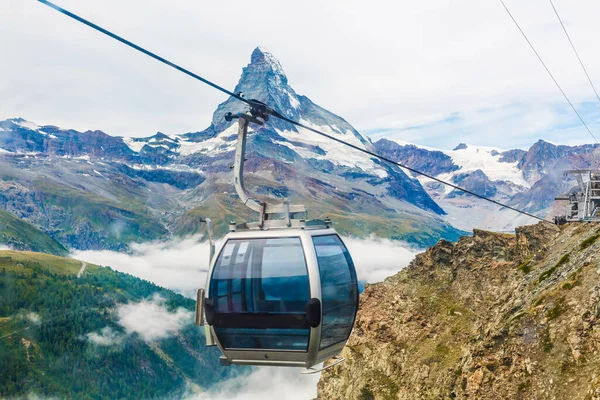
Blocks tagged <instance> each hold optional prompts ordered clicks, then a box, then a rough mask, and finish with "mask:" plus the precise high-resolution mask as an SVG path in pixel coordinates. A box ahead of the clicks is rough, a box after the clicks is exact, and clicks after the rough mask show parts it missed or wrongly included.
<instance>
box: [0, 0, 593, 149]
mask: <svg viewBox="0 0 600 400" xmlns="http://www.w3.org/2000/svg"><path fill="white" fill-rule="evenodd" d="M56 2H57V4H59V5H61V6H63V7H66V8H68V9H70V10H71V11H73V12H75V13H78V14H80V15H81V16H83V17H85V18H88V19H90V20H92V21H93V22H96V23H98V24H100V25H102V26H104V27H105V28H107V29H110V30H113V31H114V32H116V33H118V34H120V35H122V36H124V37H126V38H128V39H130V40H132V41H134V42H136V43H138V44H140V45H141V46H144V47H147V48H149V49H151V50H153V51H155V52H157V53H159V54H161V55H163V56H164V57H166V58H168V59H171V60H173V61H174V62H176V63H179V64H181V65H183V66H185V67H187V68H189V69H191V70H193V71H195V72H197V73H199V74H200V75H203V76H205V77H207V78H209V79H211V80H214V81H216V82H217V83H219V84H221V85H223V86H225V87H227V88H230V89H233V88H234V86H235V84H236V83H237V81H238V79H239V76H240V73H241V69H242V67H244V66H245V65H246V64H247V63H248V62H249V59H250V54H251V52H252V50H253V49H254V48H255V47H256V46H258V45H260V46H264V47H265V48H267V50H269V51H271V52H272V53H273V54H274V55H275V56H276V57H277V58H278V59H279V60H280V62H281V64H282V66H283V68H284V70H285V71H286V73H287V76H288V78H289V82H290V84H291V85H292V86H293V87H294V88H295V90H296V92H298V93H300V94H304V95H307V96H308V97H310V98H311V99H312V100H313V101H315V102H316V103H317V104H319V105H321V106H323V107H325V108H327V109H329V110H330V111H332V112H335V113H336V114H338V115H340V116H342V117H344V118H346V119H347V120H348V121H349V122H350V123H351V124H353V125H354V126H355V127H356V128H357V129H358V130H359V131H361V132H362V133H363V134H367V135H370V136H371V137H373V138H374V139H377V138H379V137H391V138H397V139H402V140H408V141H412V142H415V143H419V144H423V145H429V146H433V147H438V148H446V149H447V148H452V147H454V146H455V145H456V144H457V143H459V142H467V143H472V144H479V145H494V146H497V147H504V148H509V147H528V146H529V145H530V144H532V143H533V142H535V141H536V140H537V139H539V138H544V139H546V140H549V141H554V142H559V143H567V144H574V143H583V142H588V143H589V142H592V141H593V139H592V138H591V137H590V136H589V134H588V133H587V132H586V131H585V130H584V129H583V128H582V127H581V126H580V124H579V123H578V120H577V117H576V116H575V115H574V114H573V112H572V110H571V109H570V108H568V105H567V104H566V102H565V100H564V98H562V96H561V94H560V92H558V90H557V88H556V87H555V86H554V84H553V83H552V81H551V80H550V78H549V77H548V75H547V74H546V72H545V71H544V69H543V67H542V66H541V65H540V64H539V61H538V60H537V59H536V58H535V56H534V55H533V53H532V52H531V50H530V49H529V48H528V46H527V44H526V42H525V41H524V39H523V38H522V37H521V35H520V33H519V32H518V30H517V29H516V27H515V26H514V24H513V22H512V21H511V20H510V18H509V16H508V14H506V12H505V10H504V9H503V8H502V5H501V4H500V2H499V1H497V0H486V1H481V0H430V1H427V2H418V1H405V0H401V1H387V2H384V1H378V0H372V1H364V0H361V1H329V2H326V3H325V2H322V1H315V0H307V1H303V2H281V1H275V0H273V1H259V2H254V3H249V2H247V1H228V2H218V1H212V2H208V1H192V0H171V1H166V0H162V1H160V0H143V1H142V0H126V1H123V0H103V1H89V0H56ZM506 4H507V5H508V7H509V8H510V9H511V10H512V11H513V13H514V15H515V18H516V19H517V20H518V21H519V22H520V23H521V25H522V27H523V29H524V30H525V32H526V33H527V34H528V35H529V37H530V39H531V41H532V42H533V43H534V45H535V46H536V47H537V49H538V51H539V53H540V54H541V56H542V57H543V58H544V60H545V61H546V62H547V64H548V66H549V67H550V69H551V70H552V71H553V72H554V73H555V76H556V77H557V79H558V81H559V82H560V83H561V84H562V86H563V87H564V89H565V91H566V92H567V93H568V95H569V96H570V97H571V99H572V100H573V102H574V103H575V105H576V106H577V107H578V109H580V110H581V113H582V115H583V117H584V119H586V122H588V124H589V125H590V127H591V129H592V131H593V132H595V133H596V136H597V137H599V138H600V105H599V104H600V103H598V101H597V100H596V99H595V96H594V94H593V92H592V89H591V88H590V86H589V84H588V82H587V80H586V78H585V75H584V74H583V72H582V71H581V68H580V66H579V64H578V62H577V59H576V58H575V56H574V54H573V53H572V50H571V48H570V47H569V44H568V42H567V40H566V38H565V36H564V34H563V32H562V30H561V28H560V25H559V23H558V21H557V19H556V16H555V15H554V13H553V11H552V8H551V5H550V3H549V1H548V0H506ZM0 5H1V6H0V51H1V53H0V54H2V58H1V61H0V76H1V77H2V78H1V79H0V99H1V100H0V118H1V119H5V118H11V117H17V116H20V117H23V118H25V119H28V120H31V121H34V122H37V123H38V124H54V125H58V126H60V127H63V128H75V129H78V130H86V129H101V130H103V131H105V132H107V133H109V134H113V135H124V136H147V135H151V134H154V133H155V132H156V131H162V132H167V133H184V132H188V131H198V130H201V129H204V128H206V127H207V126H208V125H209V123H210V118H211V115H212V112H213V111H214V109H215V108H216V106H217V105H218V104H219V103H220V102H222V101H224V100H225V99H226V98H225V96H224V95H222V94H220V93H219V92H217V91H215V90H214V89H212V88H210V87H208V86H206V85H204V84H202V83H200V82H196V81H194V80H192V79H191V78H189V77H187V76H185V75H183V74H181V73H179V72H177V71H175V70H173V69H170V68H168V67H166V66H164V65H162V64H160V63H158V62H156V61H154V60H152V59H150V58H148V57H147V56H144V55H142V54H139V53H136V52H135V51H133V50H131V49H129V48H127V47H125V46H124V45H122V44H120V43H118V42H115V41H113V40H110V39H108V38H107V37H104V36H103V35H101V34H99V33H97V32H95V31H92V30H91V29H90V28H88V27H85V26H83V25H81V24H79V23H77V22H75V21H73V20H70V19H68V18H67V17H65V16H63V15H61V14H59V13H58V12H56V11H54V10H52V9H50V8H48V7H46V6H44V5H42V4H40V3H38V2H37V1H35V0H0ZM555 5H556V7H557V9H558V10H559V12H560V13H561V15H562V17H563V20H564V21H565V23H566V26H567V29H568V30H569V33H570V34H571V37H572V39H573V41H574V42H575V45H576V46H577V48H578V50H579V52H580V55H581V57H582V59H583V61H584V62H585V64H586V67H587V68H588V72H589V73H590V75H591V77H592V79H594V80H595V83H596V85H597V86H598V87H599V88H600V52H598V51H597V50H598V49H597V41H595V39H597V38H598V36H599V34H600V32H599V30H600V28H599V27H598V24H597V18H598V16H599V15H600V2H598V1H594V0H555Z"/></svg>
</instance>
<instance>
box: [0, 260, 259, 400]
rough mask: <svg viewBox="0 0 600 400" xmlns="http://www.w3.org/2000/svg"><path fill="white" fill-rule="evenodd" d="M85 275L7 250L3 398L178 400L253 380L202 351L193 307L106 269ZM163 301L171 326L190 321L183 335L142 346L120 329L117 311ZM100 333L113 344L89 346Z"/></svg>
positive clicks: (1, 332)
mask: <svg viewBox="0 0 600 400" xmlns="http://www.w3.org/2000/svg"><path fill="white" fill-rule="evenodd" d="M81 267H82V263H81V262H79V261H76V260H73V259H66V258H61V257H56V256H51V255H47V254H40V253H29V252H17V251H0V398H3V397H8V398H11V397H27V396H29V395H32V394H33V395H37V396H42V397H58V398H77V399H117V398H119V399H121V398H132V399H145V398H179V397H181V396H182V394H183V393H184V392H185V391H186V390H187V391H190V390H191V391H196V392H198V391H203V390H204V389H207V388H209V387H210V386H211V385H212V384H215V383H217V382H219V381H221V380H223V379H225V378H228V377H231V376H233V375H237V374H241V373H243V372H244V371H247V370H246V369H241V368H225V367H220V366H219V365H218V357H219V352H218V349H216V348H214V347H213V348H206V347H204V334H203V330H202V329H200V328H198V327H196V326H195V325H194V324H193V313H192V312H191V311H193V309H194V305H195V304H194V301H193V300H190V299H188V298H185V297H183V296H181V295H178V294H175V293H174V292H171V291H169V290H166V289H163V288H160V287H158V286H156V285H154V284H152V283H150V282H147V281H144V280H140V279H137V278H135V277H133V276H130V275H127V274H123V273H119V272H116V271H113V270H111V269H110V268H106V267H99V266H95V265H87V266H86V268H85V270H84V272H83V273H82V274H81V276H80V277H79V278H77V274H78V273H79V272H80V269H81ZM157 295H158V296H160V297H161V298H162V299H164V300H161V303H160V305H159V306H156V307H155V308H161V309H164V312H165V313H169V314H166V315H168V316H169V318H170V317H171V316H172V315H175V314H176V313H179V314H181V313H183V315H184V317H185V318H184V322H183V324H184V325H182V326H180V327H179V329H178V330H177V331H176V332H173V333H172V334H171V335H169V336H168V337H164V338H160V339H156V340H148V339H147V338H146V340H144V339H145V338H144V337H143V336H144V335H145V334H146V332H139V333H137V332H133V333H131V332H128V331H127V330H126V329H125V328H124V325H123V324H120V323H119V322H120V320H119V318H120V317H119V309H120V307H124V306H127V307H129V306H137V305H139V304H154V303H152V301H153V300H152V299H153V298H154V299H156V296H157ZM140 302H145V303H140ZM138 303H139V304H138ZM182 308H183V309H185V310H189V311H184V310H182ZM188 316H189V322H187V320H188ZM169 318H167V319H169ZM165 323H168V321H165V320H161V321H156V325H157V326H161V325H163V324H165ZM103 332H109V333H110V335H106V338H107V339H111V340H112V339H115V340H114V343H113V344H110V345H100V344H98V343H97V342H94V341H92V340H90V334H92V333H93V334H95V335H97V337H98V335H102V334H103ZM117 338H118V340H116V339H117Z"/></svg>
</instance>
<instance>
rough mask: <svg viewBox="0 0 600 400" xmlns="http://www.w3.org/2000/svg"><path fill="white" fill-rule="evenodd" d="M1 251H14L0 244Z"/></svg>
mask: <svg viewBox="0 0 600 400" xmlns="http://www.w3.org/2000/svg"><path fill="white" fill-rule="evenodd" d="M1 250H12V249H11V248H10V247H8V246H7V245H5V244H0V251H1Z"/></svg>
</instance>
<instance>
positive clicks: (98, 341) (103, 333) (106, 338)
mask: <svg viewBox="0 0 600 400" xmlns="http://www.w3.org/2000/svg"><path fill="white" fill-rule="evenodd" d="M85 336H86V338H87V340H89V341H90V342H92V343H94V344H95V345H98V346H113V345H116V344H119V343H121V342H122V341H123V339H124V337H125V336H124V335H123V334H121V333H119V332H115V331H113V330H112V328H111V327H110V326H105V327H104V328H102V329H101V330H100V333H97V332H90V333H88V334H87V335H85Z"/></svg>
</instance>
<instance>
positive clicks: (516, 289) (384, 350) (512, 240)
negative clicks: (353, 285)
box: [319, 223, 600, 400]
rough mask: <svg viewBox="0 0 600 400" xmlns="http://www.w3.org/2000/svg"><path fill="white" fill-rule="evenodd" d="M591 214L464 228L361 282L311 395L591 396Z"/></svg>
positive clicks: (598, 357)
mask: <svg viewBox="0 0 600 400" xmlns="http://www.w3.org/2000/svg"><path fill="white" fill-rule="evenodd" d="M599 238H600V224H571V225H566V226H563V227H562V229H560V230H559V229H558V228H556V227H554V226H552V225H550V224H544V223H540V224H538V225H532V226H524V227H521V228H518V229H516V234H514V235H513V234H499V233H490V232H485V231H475V232H474V235H473V236H472V237H463V238H461V239H460V240H459V241H458V242H457V243H454V244H453V243H449V242H446V241H440V243H438V244H437V245H435V246H434V247H432V248H430V249H428V250H427V251H426V252H425V253H423V254H421V255H418V256H417V257H416V259H415V260H414V261H413V262H412V263H411V264H410V265H409V266H408V267H407V268H406V269H405V270H403V271H401V272H400V273H398V274H397V275H395V276H393V277H390V278H388V279H386V280H385V281H384V282H382V283H379V284H374V285H368V286H367V287H366V288H365V291H364V293H363V294H362V295H361V299H360V300H361V303H360V310H359V313H358V317H357V320H356V324H355V327H354V331H353V333H352V336H351V339H350V341H349V343H348V345H347V346H346V348H345V349H344V351H343V356H345V357H346V358H347V361H346V362H345V363H343V364H342V365H340V366H338V367H334V368H332V369H331V370H330V371H327V372H325V373H324V374H323V376H322V378H321V381H320V382H319V399H323V400H324V399H362V400H367V399H450V398H456V399H467V398H477V399H598V398H600V378H599V376H598V370H599V368H600V334H599V332H600V330H599V327H600V313H599V311H598V310H599V309H598V304H599V301H600V251H599V250H600V241H598V240H597V239H599Z"/></svg>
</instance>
